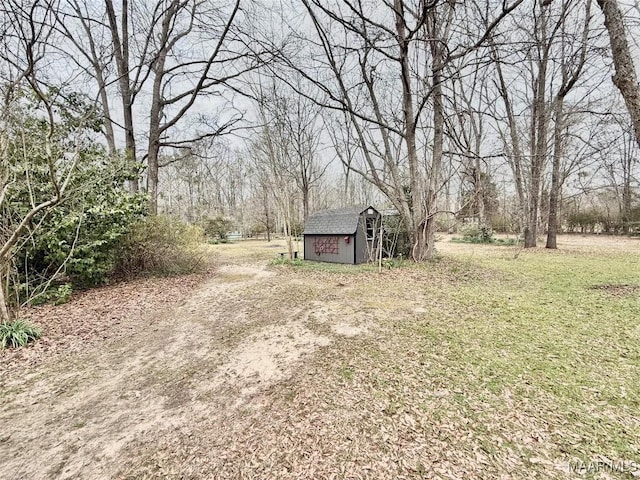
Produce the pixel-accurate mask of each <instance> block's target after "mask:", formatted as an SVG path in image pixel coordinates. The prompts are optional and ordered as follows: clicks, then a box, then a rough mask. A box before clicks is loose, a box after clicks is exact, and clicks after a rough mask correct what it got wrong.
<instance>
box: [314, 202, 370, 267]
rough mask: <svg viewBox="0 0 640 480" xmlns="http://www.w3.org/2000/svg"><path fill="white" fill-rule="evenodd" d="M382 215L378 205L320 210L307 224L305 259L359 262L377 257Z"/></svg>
mask: <svg viewBox="0 0 640 480" xmlns="http://www.w3.org/2000/svg"><path fill="white" fill-rule="evenodd" d="M381 222H382V216H381V215H380V212H378V211H377V210H376V209H375V208H373V207H371V206H369V207H362V206H358V207H346V208H338V209H333V210H320V211H318V212H316V213H314V214H313V215H311V216H310V217H309V218H308V219H307V221H306V223H305V227H304V232H302V233H303V235H304V259H305V260H314V261H318V262H331V263H350V264H354V265H355V264H358V263H365V262H369V261H371V260H374V259H375V257H376V252H377V249H378V237H379V231H380V225H381Z"/></svg>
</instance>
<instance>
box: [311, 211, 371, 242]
mask: <svg viewBox="0 0 640 480" xmlns="http://www.w3.org/2000/svg"><path fill="white" fill-rule="evenodd" d="M369 208H373V207H370V206H369V207H368V206H366V205H358V206H354V207H346V208H336V209H332V210H320V211H318V212H316V213H314V214H313V215H311V216H310V217H309V218H308V219H307V221H306V223H305V226H304V232H302V233H303V235H353V234H354V233H356V230H358V222H359V221H360V214H361V213H362V212H364V211H365V210H368V209H369ZM373 210H374V211H375V212H376V213H377V212H378V211H377V210H376V209H375V208H373Z"/></svg>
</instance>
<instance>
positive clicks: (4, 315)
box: [0, 258, 11, 323]
mask: <svg viewBox="0 0 640 480" xmlns="http://www.w3.org/2000/svg"><path fill="white" fill-rule="evenodd" d="M8 277H9V265H8V260H5V259H2V258H0V322H2V323H4V322H9V321H10V320H11V314H10V311H9V307H8V301H9V299H8V293H9V292H8V291H7V287H8V285H9V282H8Z"/></svg>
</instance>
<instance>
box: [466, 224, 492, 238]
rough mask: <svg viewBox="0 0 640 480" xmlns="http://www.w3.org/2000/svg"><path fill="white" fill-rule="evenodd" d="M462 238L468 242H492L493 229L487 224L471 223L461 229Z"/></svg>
mask: <svg viewBox="0 0 640 480" xmlns="http://www.w3.org/2000/svg"><path fill="white" fill-rule="evenodd" d="M462 238H463V240H464V241H467V242H469V243H493V241H494V239H493V230H492V229H491V227H489V226H488V225H476V224H471V225H468V226H466V227H464V228H463V229H462Z"/></svg>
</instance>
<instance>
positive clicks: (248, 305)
mask: <svg viewBox="0 0 640 480" xmlns="http://www.w3.org/2000/svg"><path fill="white" fill-rule="evenodd" d="M287 281H288V282H290V281H292V280H291V279H288V280H283V279H282V278H280V276H279V275H278V274H276V273H275V272H272V271H268V270H267V269H265V267H264V266H262V265H258V264H244V265H242V264H232V265H226V266H224V267H222V268H221V269H220V271H219V272H218V273H217V274H216V276H215V278H213V279H212V280H210V281H208V282H207V283H206V284H204V285H203V286H201V287H200V288H198V289H197V290H196V291H194V292H193V295H192V296H191V298H189V299H188V300H187V301H186V302H185V303H184V304H183V305H181V306H179V307H176V308H170V309H168V310H166V311H160V312H153V313H150V314H149V315H148V316H147V317H144V318H138V319H133V320H132V321H133V322H134V325H133V327H135V328H133V329H132V332H133V333H132V335H131V336H130V337H128V338H116V339H112V340H107V341H105V342H103V343H102V344H99V345H98V346H96V347H95V348H92V349H91V350H90V351H84V352H80V353H74V354H73V355H70V356H68V357H64V358H62V359H56V361H55V362H54V361H50V362H44V363H43V364H42V365H40V366H38V368H37V369H35V370H34V371H24V372H13V374H12V375H11V376H10V377H9V378H5V379H3V381H2V385H3V389H2V391H3V392H4V394H3V395H2V396H0V399H2V404H1V407H0V425H1V427H0V459H2V468H1V469H0V478H2V479H8V480H14V479H15V480H17V479H23V478H24V479H27V478H29V479H34V480H36V479H49V478H59V479H71V478H82V479H98V478H145V477H144V475H146V474H143V473H141V472H148V471H149V466H148V465H145V464H144V461H145V457H146V453H148V452H145V451H144V448H142V449H140V448H138V449H136V445H140V442H149V441H150V440H153V441H154V442H162V441H165V440H167V441H168V440H169V439H170V438H171V437H172V436H173V435H172V432H174V433H177V432H179V433H180V435H181V436H184V435H186V436H187V437H188V436H189V434H190V429H191V427H194V426H197V425H198V424H200V423H201V422H202V420H203V419H207V421H208V422H214V423H219V424H221V423H222V422H223V420H224V418H228V417H229V416H230V415H235V414H236V413H238V412H241V411H243V410H246V409H249V410H254V411H255V410H256V409H259V408H260V406H261V405H260V400H259V398H260V395H259V394H260V393H263V392H265V391H266V390H267V389H269V387H271V386H273V385H274V384H275V383H277V382H281V381H285V380H287V379H288V378H289V377H290V376H291V375H292V373H293V372H294V371H295V370H296V369H297V368H299V366H300V363H301V360H302V359H303V358H305V357H308V356H309V355H313V354H314V352H317V351H318V350H319V349H322V348H325V347H327V346H329V345H330V344H332V342H334V340H335V339H336V338H340V337H345V336H354V335H359V334H364V333H366V332H367V331H368V329H369V328H370V326H367V325H365V324H364V323H363V322H360V321H355V322H354V318H353V317H352V318H351V319H350V320H349V321H343V320H340V319H339V318H338V317H335V316H331V315H329V314H328V313H330V312H329V311H328V310H327V309H326V307H322V306H321V305H320V304H319V303H312V306H311V307H305V308H301V307H298V306H296V305H295V302H286V301H284V300H283V299H282V298H280V295H281V294H282V295H285V296H286V295H289V294H290V293H291V287H292V285H286V286H283V282H287ZM301 288H302V290H304V286H302V287H301ZM289 303H293V305H290V304H289ZM285 307H286V308H285ZM150 317H153V321H152V322H151V321H149V320H150ZM216 417H217V418H216ZM194 429H195V427H194ZM210 433H211V434H213V435H215V433H214V432H210ZM184 468H186V466H185V467H184ZM151 470H153V471H156V475H157V476H158V477H163V478H167V477H171V472H167V471H164V472H162V471H161V470H162V469H161V466H159V465H153V466H152V468H151ZM186 471H188V468H187V469H186V470H182V472H180V473H176V476H175V477H172V478H190V477H188V475H186V473H185V472H186ZM158 472H160V473H158ZM193 478H197V476H196V477H193Z"/></svg>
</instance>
